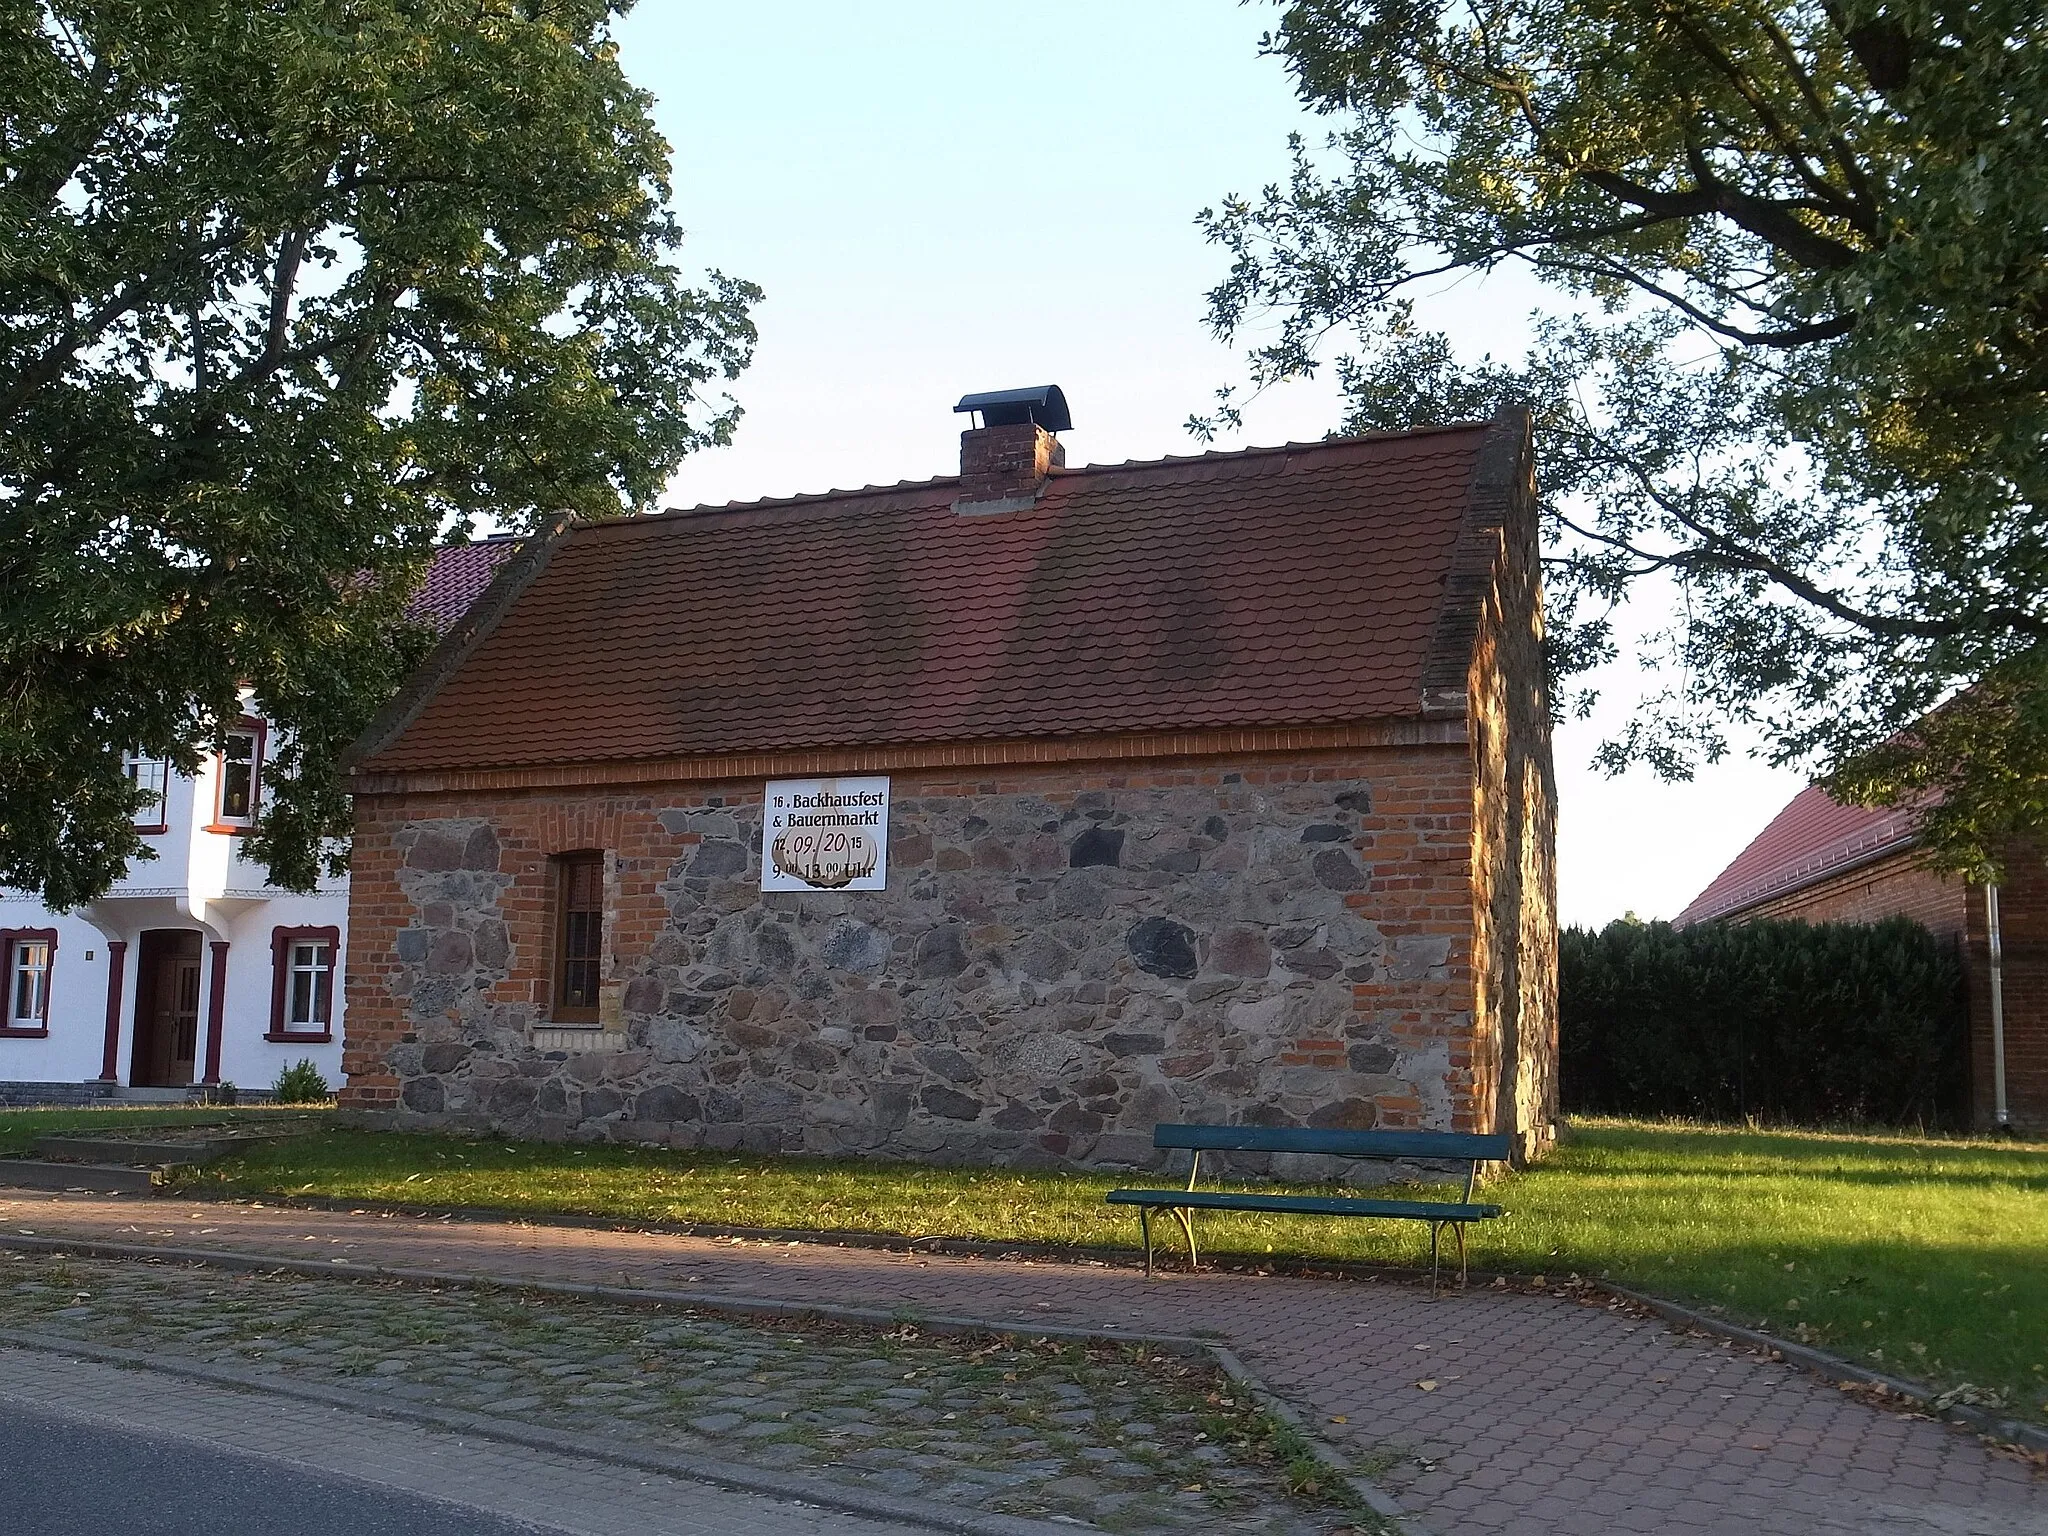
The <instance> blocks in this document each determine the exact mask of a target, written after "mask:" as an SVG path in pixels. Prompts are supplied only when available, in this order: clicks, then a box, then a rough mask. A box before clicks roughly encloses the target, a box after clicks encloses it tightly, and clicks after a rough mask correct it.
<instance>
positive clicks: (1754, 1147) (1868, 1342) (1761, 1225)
mask: <svg viewBox="0 0 2048 1536" xmlns="http://www.w3.org/2000/svg"><path fill="white" fill-rule="evenodd" d="M13 1119H14V1117H13V1116H11V1115H8V1114H5V1113H0V1146H4V1145H6V1142H7V1138H8V1136H9V1135H10V1134H11V1124H12V1121H13ZM1132 1182H1134V1180H1133V1177H1132V1176H1128V1175H1126V1176H1111V1175H1107V1174H1094V1175H1081V1174H1052V1173H1015V1172H1007V1171H996V1170H989V1169H959V1168H927V1167H921V1166H906V1165H901V1164H884V1163H857V1162H824V1161H819V1160H815V1159H807V1158H774V1157H751V1156H746V1157H743V1156H733V1155H725V1154H713V1153H681V1152H660V1151H650V1150H644V1149H640V1148H633V1147H563V1146H550V1145H537V1144H521V1145H509V1144H506V1143H503V1142H498V1141H467V1140H456V1139H452V1138H446V1137H438V1136H399V1135H378V1134H372V1133H368V1132H359V1131H333V1132H327V1133H324V1134H321V1135H318V1136H314V1137H310V1138H305V1139H300V1140H294V1141H291V1142H288V1143H282V1144H279V1145H275V1146H264V1147H258V1148H254V1149H252V1150H251V1151H249V1152H248V1153H247V1154H245V1155H243V1156H241V1157H238V1158H236V1159H234V1160H233V1161H231V1162H224V1163H219V1164H214V1165H212V1166H210V1167H208V1168H203V1169H198V1170H194V1171H192V1172H190V1173H188V1174H186V1175H185V1183H184V1185H183V1187H184V1188H187V1189H189V1190H191V1191H192V1192H193V1193H213V1194H239V1195H248V1196H254V1197H259V1198H260V1197H262V1196H266V1195H268V1196H278V1195H324V1196H331V1197H339V1198H342V1199H361V1200H380V1201H402V1202H409V1203H417V1204H421V1205H430V1206H462V1205H468V1206H489V1207H495V1208H498V1209H502V1210H514V1211H525V1212H532V1213H536V1214H542V1213H547V1212H572V1213H577V1214H583V1215H592V1216H600V1217H611V1218H616V1219H619V1220H624V1221H666V1222H711V1223H723V1224H730V1225H734V1226H753V1227H796V1228H826V1229H839V1230H859V1231H870V1232H889V1233H896V1234H901V1235H904V1236H909V1237H961V1238H984V1239H990V1240H994V1241H1015V1242H1031V1243H1052V1244H1070V1245H1075V1246H1081V1247H1105V1246H1113V1247H1122V1248H1128V1247H1130V1246H1132V1245H1133V1244H1134V1243H1135V1242H1136V1239H1137V1221H1136V1218H1135V1216H1133V1215H1132V1214H1130V1213H1129V1212H1128V1211H1124V1210H1118V1209H1115V1208H1112V1207H1110V1206H1107V1205H1105V1204H1104V1203H1103V1200H1102V1196H1103V1194H1104V1192H1105V1191H1107V1190H1109V1189H1113V1188H1115V1187H1117V1186H1118V1185H1120V1184H1129V1183H1132ZM1489 1198H1491V1199H1493V1200H1495V1201H1497V1202H1498V1203H1500V1204H1502V1205H1505V1206H1507V1207H1508V1210H1509V1215H1508V1216H1506V1217H1505V1218H1503V1219H1501V1220H1499V1221H1495V1222H1489V1223H1486V1224H1485V1225H1484V1226H1482V1227H1478V1228H1475V1229H1474V1230H1473V1248H1472V1256H1473V1262H1474V1264H1475V1265H1477V1266H1478V1267H1481V1268H1485V1269H1496V1270H1506V1271H1510V1272H1514V1273H1520V1274H1543V1275H1548V1276H1556V1277H1562V1276H1565V1275H1569V1274H1574V1273H1576V1274H1581V1275H1588V1276H1599V1277H1603V1278H1606V1279H1610V1280H1614V1281H1617V1282H1619V1283H1622V1284H1626V1285H1632V1286H1636V1287H1638V1288H1640V1289H1643V1290H1646V1291H1652V1292H1655V1293H1657V1294H1659V1295H1663V1296H1668V1297H1672V1298H1674V1299H1678V1300H1682V1301H1688V1302H1692V1303H1695V1304H1701V1305H1705V1306H1708V1307H1712V1308H1716V1309H1718V1310H1719V1311H1720V1312H1721V1313H1722V1314H1723V1315H1725V1316H1726V1317H1728V1318H1729V1319H1730V1320H1731V1321H1735V1322H1740V1323H1743V1324H1746V1325H1750V1326H1760V1327H1763V1328H1765V1329H1767V1330H1769V1331H1771V1332H1773V1333H1776V1334H1779V1335H1781V1336H1784V1337H1792V1338H1798V1339H1802V1340H1805V1341H1807V1342H1811V1343H1813V1344H1816V1345H1818V1346H1820V1347H1822V1348H1826V1349H1830V1350H1833V1351H1835V1352H1837V1353H1840V1354H1843V1355H1847V1356H1849V1357H1851V1358H1854V1359H1859V1360H1863V1361H1866V1362H1868V1363H1871V1364H1873V1365H1877V1366H1880V1367H1882V1368H1885V1369H1889V1370H1892V1371H1896V1372H1897V1373H1898V1374H1900V1375H1904V1376H1909V1377H1914V1378H1917V1379H1920V1380H1926V1381H1931V1382H1934V1383H1936V1384H1937V1385H1940V1386H1943V1387H1953V1386H1956V1385H1959V1384H1961V1383H1964V1382H1968V1383H1971V1384H1973V1385H1975V1386H1977V1387H1979V1388H1990V1389H1993V1390H1995V1391H1997V1392H1998V1393H1999V1394H2001V1395H2002V1397H2003V1399H2004V1401H2005V1404H2006V1406H2007V1408H2008V1409H2009V1410H2010V1411H2013V1412H2015V1413H2019V1414H2024V1415H2027V1416H2029V1417H2032V1418H2036V1419H2044V1418H2048V1146H2042V1145H2040V1144H2038V1143H2036V1144H2019V1145H2015V1144H2010V1143H1998V1142H1990V1141H1968V1140H1952V1139H1943V1138H1935V1137H1914V1136H1906V1135H1853V1134H1834V1133H1826V1132H1813V1131H1757V1130H1745V1129H1740V1128H1715V1127H1700V1126H1686V1125H1667V1124H1648V1123H1641V1122H1623V1121H1588V1122H1581V1123H1580V1124H1579V1125H1578V1126H1577V1127H1576V1128H1575V1129H1574V1131H1573V1132H1572V1134H1571V1135H1570V1137H1569V1138H1568V1139H1567V1140H1566V1142H1565V1143H1564V1144H1563V1145H1562V1146H1561V1147H1559V1148H1558V1150H1557V1151H1556V1152H1555V1153H1554V1154H1553V1155H1552V1156H1551V1157H1550V1158H1549V1159H1547V1160H1546V1161H1545V1162H1543V1163H1542V1164H1540V1165H1538V1166H1537V1167H1535V1168H1532V1169H1530V1170H1528V1171H1526V1172H1524V1173H1520V1174H1516V1175H1513V1176H1511V1177H1509V1178H1507V1179H1505V1180H1503V1181H1502V1182H1500V1183H1499V1184H1497V1185H1495V1186H1494V1187H1493V1189H1492V1191H1491V1193H1490V1195H1489ZM1198 1221H1199V1227H1198V1230H1199V1231H1200V1233H1201V1234H1202V1240H1203V1245H1204V1249H1205V1251H1206V1252H1224V1253H1233V1254H1239V1255H1252V1256H1264V1255H1268V1254H1270V1255H1273V1256H1275V1257H1280V1258H1294V1259H1355V1260H1363V1261H1366V1262H1372V1263H1385V1264H1413V1263H1416V1262H1418V1261H1420V1260H1422V1259H1424V1258H1425V1257H1426V1254H1427V1237H1426V1235H1425V1234H1424V1232H1423V1230H1422V1229H1421V1227H1420V1226H1419V1224H1416V1223H1411V1222H1365V1221H1331V1220H1320V1221H1318V1220H1308V1219H1302V1218H1287V1217H1268V1216H1258V1215H1248V1214H1229V1215H1223V1214H1217V1215H1210V1216H1204V1217H1201V1218H1198ZM1169 1230H1170V1228H1169Z"/></svg>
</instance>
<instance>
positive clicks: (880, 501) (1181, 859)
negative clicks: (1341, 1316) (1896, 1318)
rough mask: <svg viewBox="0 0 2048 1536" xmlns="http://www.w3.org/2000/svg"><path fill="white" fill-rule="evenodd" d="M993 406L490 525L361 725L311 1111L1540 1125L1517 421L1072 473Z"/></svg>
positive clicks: (1020, 1148)
mask: <svg viewBox="0 0 2048 1536" xmlns="http://www.w3.org/2000/svg"><path fill="white" fill-rule="evenodd" d="M1019 401H1021V402H1022V403H1018V402H1019ZM987 414H988V422H987V424H985V425H981V426H978V427H976V428H974V429H973V430H971V431H968V432H966V433H964V434H963V435H962V439H961V454H962V467H963V468H962V474H961V475H959V476H948V477H945V478H942V479H937V480H932V481H927V482H920V483H906V484H901V485H896V486H890V487H880V488H876V487H870V488H868V489H865V490H860V491H834V492H831V493H830V494H827V495H820V496H803V497H794V498H789V499H786V500H778V501H763V502H756V503H751V504H746V505H733V506H728V507H721V508H703V509H699V510H695V511H689V512H676V513H664V514H660V515H657V516H649V517H638V518H629V519H622V520H618V521H614V522H605V523H595V524H581V523H575V524H564V525H562V526H559V527H557V528H555V529H553V530H551V531H549V532H548V533H547V534H545V535H541V536H536V537H535V538H534V539H532V540H530V541H529V543H528V546H527V548H525V549H524V550H523V551H522V553H521V554H520V556H519V557H518V558H517V559H516V560H515V561H514V562H512V563H511V564H509V565H508V566H507V568H506V569H505V571H504V572H503V573H502V575H501V577H500V579H499V581H498V583H497V585H496V586H495V587H494V588H493V590H492V591H491V592H489V593H487V594H486V595H485V597H484V598H483V599H482V600H481V601H480V602H479V603H478V605H477V606H476V608H475V609H473V610H472V611H471V613H470V615H469V618H468V620H467V621H466V622H465V624H464V625H463V626H462V627H461V628H460V629H459V630H458V631H457V632H456V633H454V634H452V635H451V636H450V637H449V638H448V640H447V641H446V642H445V643H444V645H443V646H442V648H441V650H440V651H439V652H437V654H436V655H435V656H434V657H433V658H430V660H429V661H428V663H427V664H426V665H425V667H423V668H422V670H421V672H420V674H419V675H418V676H417V677H416V678H415V679H414V680H413V682H412V684H411V685H410V686H409V687H408V689H407V690H406V692H405V693H404V694H403V695H402V696H401V698H400V699H399V700H398V701H397V702H396V703H394V705H393V706H392V708H391V709H390V710H389V711H387V713H386V715H385V717H384V718H383V719H381V720H380V721H379V722H378V723H377V724H376V725H375V726H374V727H373V728H372V729H371V731H370V732H369V733H368V734H367V735H366V736H365V738H364V740H363V741H362V742H361V743H359V744H358V746H357V749H356V752H355V755H354V790H355V796H356V815H357V831H356V838H355V844H354V854H353V860H352V885H351V914H350V932H351V935H352V937H353V941H354V942H353V945H352V950H351V954H350V956H349V975H348V1008H349V1014H348V1017H349V1036H348V1041H347V1050H346V1057H345V1063H344V1065H345V1069H346V1071H347V1074H348V1084H347V1088H346V1090H345V1092H344V1094H343V1105H344V1107H345V1108H347V1109H350V1110H353V1111H356V1112H358V1113H359V1114H362V1115H365V1116H367V1117H368V1118H369V1119H370V1120H371V1121H372V1123H384V1124H397V1125H419V1126H434V1125H449V1126H465V1127H474V1128H484V1127H489V1128H491V1129H493V1130H495V1131H499V1132H503V1133H508V1134H513V1135H525V1136H538V1137H604V1138H611V1139H618V1140H631V1141H643V1142H659V1143H664V1144H671V1145H681V1146H698V1145H703V1146H710V1147H724V1148H730V1147H746V1148H752V1149H760V1150H787V1151H808V1152H821V1153H828V1154H863V1155H868V1154H871V1155H879V1156H899V1157H918V1158H930V1159H945V1160H955V1161H975V1162H998V1163H1017V1164H1098V1165H1099V1164H1110V1163H1134V1162H1142V1161H1146V1160H1148V1159H1149V1156H1150V1153H1149V1142H1150V1132H1151V1128H1152V1126H1153V1124H1154V1123H1155V1122H1157V1121H1161V1120H1223V1121H1251V1122H1260V1123H1305V1124H1312V1125H1323V1126H1332V1125H1335V1126H1359V1127H1363V1126H1372V1125H1379V1126H1423V1127H1431V1128H1438V1129H1444V1130H1452V1129H1456V1130H1494V1129H1499V1130H1507V1131H1512V1132H1513V1133H1514V1134H1515V1135H1516V1137H1517V1138H1518V1144H1519V1146H1520V1147H1521V1149H1522V1151H1523V1154H1524V1155H1525V1156H1526V1155H1534V1154H1536V1153H1537V1152H1539V1151H1540V1150H1541V1149H1542V1148H1543V1147H1544V1146H1545V1145H1547V1143H1548V1141H1549V1138H1550V1134H1551V1121H1552V1116H1553V1111H1554V1102H1555V1099H1554V1095H1555V1088H1554V1084H1555V1060H1556V1025H1555V1019H1556V979H1555V977H1556V921H1555V913H1554V906H1555V902H1554V886H1555V879H1554V869H1553V828H1554V812H1553V799H1554V789H1553V782H1552V775H1551V762H1550V740H1549V724H1548V707H1547V699H1546V694H1545V683H1544V671H1543V665H1542V657H1541V646H1542V617H1541V598H1540V591H1539V582H1538V564H1537V531H1536V517H1535V510H1534V498H1533V490H1532V479H1531V469H1530V452H1531V445H1530V434H1529V423H1528V418H1527V416H1526V415H1525V414H1523V413H1519V412H1507V413H1504V414H1502V415H1501V416H1499V417H1497V418H1496V419H1495V420H1493V421H1492V422H1489V423H1468V424H1462V425H1456V426H1450V427H1444V428H1438V429H1429V430H1418V431H1414V432H1408V433H1400V434H1389V435H1380V436H1373V437H1365V438H1348V439H1333V440H1330V441H1327V442H1320V443H1312V444H1296V445H1290V446H1288V447H1285V448H1279V449H1259V450H1251V451H1246V452H1239V453H1228V454H1205V455H1202V456H1199V457H1193V458H1181V459H1166V460H1161V461H1158V462H1152V463H1126V464H1119V465H1097V466H1088V467H1084V468H1077V469H1071V470H1070V469H1067V468H1065V467H1064V464H1063V462H1062V452H1061V448H1060V444H1059V442H1058V440H1057V438H1056V436H1055V430H1057V429H1060V428H1063V427H1064V425H1065V422H1064V405H1063V402H1061V401H1060V400H1059V397H1058V394H1057V391H1037V392H1021V393H1020V394H1019V395H1018V396H1017V397H1015V398H1014V399H1013V400H1011V401H1009V402H1004V401H1000V400H997V401H991V403H990V405H989V408H988V413H987ZM1048 428H1052V429H1054V430H1048ZM764 818H779V819H778V820H776V821H775V822H774V823H773V824H772V825H771V826H770V827H769V828H768V832H769V836H768V837H766V838H764V827H763V823H764ZM785 822H786V825H784V823H785ZM764 848H765V849H766V851H765V852H764ZM764 870H765V873H764ZM777 886H779V887H782V888H780V889H770V888H768V887H777ZM870 887H873V888H870Z"/></svg>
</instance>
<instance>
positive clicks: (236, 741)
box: [207, 718, 263, 832]
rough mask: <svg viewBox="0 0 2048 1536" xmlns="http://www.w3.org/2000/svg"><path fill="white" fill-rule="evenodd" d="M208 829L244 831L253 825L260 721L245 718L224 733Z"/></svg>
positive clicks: (258, 802)
mask: <svg viewBox="0 0 2048 1536" xmlns="http://www.w3.org/2000/svg"><path fill="white" fill-rule="evenodd" d="M215 793H216V797H217V798H216V801H215V805H214V816H213V825H212V826H211V827H208V828H207V830H208V831H209V832H246V831H247V830H248V829H249V828H251V827H253V826H255V825H256V818H257V814H258V813H259V811H260V810H261V809H262V803H263V802H262V795H263V722H262V721H260V720H250V719H246V718H245V719H244V720H243V721H242V723H241V724H240V725H238V726H236V727H235V728H234V729H233V730H231V731H229V732H228V734H227V740H226V742H225V743H224V744H223V745H222V747H221V753H220V783H219V787H218V789H217V790H216V792H215Z"/></svg>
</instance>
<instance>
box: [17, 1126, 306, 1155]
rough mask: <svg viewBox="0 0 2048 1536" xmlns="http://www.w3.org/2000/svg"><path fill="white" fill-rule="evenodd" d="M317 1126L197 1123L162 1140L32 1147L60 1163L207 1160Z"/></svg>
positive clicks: (47, 1140) (94, 1139)
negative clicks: (214, 1125) (215, 1125)
mask: <svg viewBox="0 0 2048 1536" xmlns="http://www.w3.org/2000/svg"><path fill="white" fill-rule="evenodd" d="M315 1129H317V1126H316V1125H315V1124H314V1123H313V1122H311V1121H302V1120H279V1121H278V1122H277V1123H276V1124H274V1125H261V1124H258V1125H237V1126H232V1127H230V1126H220V1127H212V1126H198V1127H193V1128H191V1129H189V1130H186V1131H184V1132H182V1133H180V1134H177V1135H172V1136H166V1137H164V1138H163V1139H162V1140H160V1141H156V1140H151V1139H149V1138H147V1137H143V1136H132V1135H115V1136H80V1135H53V1136H38V1137H37V1138H36V1140H35V1149H36V1151H37V1152H38V1153H39V1154H40V1155H41V1156H43V1157H48V1158H54V1159H56V1160H57V1161H59V1162H72V1163H210V1162H212V1161H213V1160H214V1159H215V1158H217V1157H226V1156H228V1154H230V1153H232V1152H246V1151H247V1150H248V1149H249V1148H250V1147H251V1146H254V1145H256V1144H257V1143H259V1142H266V1141H284V1140H287V1139H289V1138H291V1137H293V1136H303V1135H305V1134H306V1133H307V1132H309V1131H312V1130H315ZM208 1131H212V1132H213V1133H214V1134H212V1135H208V1134H207V1132H208Z"/></svg>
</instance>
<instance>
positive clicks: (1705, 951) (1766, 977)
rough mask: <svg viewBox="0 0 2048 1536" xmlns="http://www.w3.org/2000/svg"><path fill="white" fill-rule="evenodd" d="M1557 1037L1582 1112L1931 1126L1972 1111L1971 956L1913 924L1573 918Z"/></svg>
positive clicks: (1568, 1099)
mask: <svg viewBox="0 0 2048 1536" xmlns="http://www.w3.org/2000/svg"><path fill="white" fill-rule="evenodd" d="M1558 1033H1559V1049H1560V1054H1561V1058H1562V1059H1561V1063H1560V1067H1561V1074H1562V1082H1561V1090H1562V1097H1563V1101H1564V1105H1565V1107H1566V1108H1567V1109H1568V1110H1579V1111H1583V1112H1589V1113H1601V1114H1622V1115H1683V1116H1687V1117H1691V1118H1695V1119H1702V1120H1743V1119H1758V1120H1767V1121H1774V1122H1779V1123H1803V1124H1812V1125H1827V1124H1845V1123H1846V1124H1859V1123H1860V1124H1880V1125H1923V1126H1924V1125H1939V1124H1951V1123H1954V1122H1955V1121H1956V1120H1957V1119H1958V1118H1959V1116H1960V1113H1961V1110H1962V1099H1963V1050H1964V1038H1965V1011H1964V1001H1963V968H1962V958H1961V956H1960V955H1959V954H1958V953H1957V951H1956V947H1955V945H1954V943H1953V942H1951V941H1949V940H1945V939H1938V938H1936V937H1935V936H1934V935H1933V934H1931V933H1929V932H1928V931H1927V930H1926V929H1925V928H1923V927H1921V926H1920V925H1919V924H1918V923H1914V922H1911V921H1909V920H1907V919H1905V918H1889V919H1887V920H1886V921H1884V922H1881V923H1812V924H1808V923H1800V922H1786V921H1774V920H1761V921H1756V922H1748V923H1701V924H1698V925H1696V926H1694V927H1691V928H1682V929H1680V928H1673V927H1672V926H1671V925H1670V924H1669V923H1638V922H1632V921H1627V920H1624V921H1620V922H1614V923H1609V924H1608V925H1607V926H1606V927H1605V928H1603V929H1601V930H1600V931H1599V932H1598V933H1594V932H1590V931H1587V930H1585V929H1579V928H1574V929H1571V930H1569V931H1567V932H1566V933H1565V934H1564V936H1563V940H1562V943H1561V944H1560V946H1559V955H1558Z"/></svg>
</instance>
